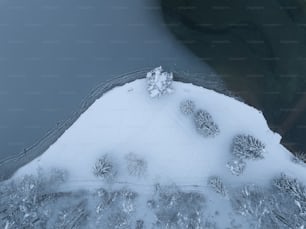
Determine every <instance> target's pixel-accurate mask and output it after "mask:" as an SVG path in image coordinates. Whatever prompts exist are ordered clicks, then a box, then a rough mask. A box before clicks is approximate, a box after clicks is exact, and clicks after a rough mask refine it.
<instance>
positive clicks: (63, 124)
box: [0, 68, 234, 181]
mask: <svg viewBox="0 0 306 229" xmlns="http://www.w3.org/2000/svg"><path fill="white" fill-rule="evenodd" d="M150 70H151V68H145V69H142V70H138V71H134V72H130V73H126V74H123V75H119V76H115V77H114V78H112V79H111V80H108V81H104V82H101V83H100V84H99V85H98V86H96V87H95V88H93V89H92V90H91V92H90V93H89V94H88V95H87V96H86V97H85V98H84V99H83V100H82V101H81V103H80V105H79V109H78V110H77V111H75V112H73V113H72V114H71V115H70V118H68V119H66V120H63V121H60V122H58V124H57V125H56V126H55V127H54V128H52V129H51V130H49V131H48V132H47V133H46V134H45V135H44V136H43V137H42V138H40V139H39V140H38V141H37V142H35V143H34V144H33V145H31V146H30V147H28V148H26V149H24V150H23V151H22V152H20V153H19V154H17V155H14V156H12V157H8V158H6V159H5V160H3V161H0V181H4V180H7V179H9V178H10V177H11V176H12V175H13V174H14V173H15V172H16V171H17V170H18V169H19V168H20V167H22V166H24V165H25V164H27V163H29V162H30V161H32V160H33V159H35V158H36V157H38V156H40V155H41V154H42V153H43V152H45V151H46V150H47V149H48V148H49V147H50V146H51V145H52V144H53V143H55V142H56V141H57V139H58V138H60V137H61V136H62V135H63V134H64V132H65V131H66V130H67V129H68V128H69V127H70V126H72V125H73V123H74V122H75V121H76V120H77V119H78V118H79V117H80V116H81V115H82V114H83V113H84V112H85V111H86V110H87V109H88V108H89V107H90V106H91V105H92V104H93V103H94V102H95V101H96V100H97V99H99V98H100V97H101V96H103V95H104V94H105V93H106V92H108V91H110V90H112V89H113V88H115V87H119V86H123V85H124V84H126V83H129V82H132V81H134V80H137V79H141V78H144V77H145V76H146V73H147V72H148V71H150ZM172 72H173V74H174V80H175V81H181V82H184V83H192V84H194V85H197V86H201V87H205V88H207V89H212V90H215V91H217V92H219V93H222V94H225V95H228V96H231V97H234V96H233V94H231V93H230V92H229V91H228V90H227V89H226V88H225V86H224V85H223V83H222V82H220V79H219V78H218V77H215V76H214V75H211V74H209V75H205V73H196V74H190V73H186V72H176V71H172Z"/></svg>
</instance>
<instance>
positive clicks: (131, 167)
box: [125, 153, 147, 177]
mask: <svg viewBox="0 0 306 229" xmlns="http://www.w3.org/2000/svg"><path fill="white" fill-rule="evenodd" d="M125 159H126V160H127V170H128V172H129V174H130V175H131V176H136V177H140V176H142V175H144V174H145V172H146V170H147V162H146V161H145V160H144V159H143V158H141V157H139V156H138V155H136V154H134V153H129V154H128V155H126V157H125Z"/></svg>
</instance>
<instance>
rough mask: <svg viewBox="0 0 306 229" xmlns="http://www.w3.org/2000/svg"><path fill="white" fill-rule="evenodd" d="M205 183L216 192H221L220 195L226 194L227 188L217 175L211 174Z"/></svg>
mask: <svg viewBox="0 0 306 229" xmlns="http://www.w3.org/2000/svg"><path fill="white" fill-rule="evenodd" d="M207 184H208V185H209V186H210V187H211V188H212V189H213V190H214V191H215V192H216V193H218V194H221V195H222V196H227V190H226V188H225V186H224V184H223V182H222V180H221V178H220V177H218V176H211V177H209V178H208V180H207Z"/></svg>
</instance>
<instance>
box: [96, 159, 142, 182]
mask: <svg viewBox="0 0 306 229" xmlns="http://www.w3.org/2000/svg"><path fill="white" fill-rule="evenodd" d="M125 162H126V170H127V173H128V174H129V175H130V176H134V177H141V176H143V175H144V174H145V173H146V170H147V166H148V165H147V162H146V160H145V159H144V158H142V157H141V156H139V155H137V154H135V153H128V154H127V155H126V156H125ZM118 171H119V165H118V164H116V163H115V161H114V159H113V158H112V157H111V156H110V154H104V155H102V156H101V157H100V158H98V159H97V160H96V162H95V164H94V166H93V173H94V175H95V176H97V177H100V178H103V179H104V180H106V181H109V182H111V181H113V179H114V178H115V177H116V175H117V173H118Z"/></svg>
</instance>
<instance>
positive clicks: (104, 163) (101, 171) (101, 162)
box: [93, 154, 117, 180]
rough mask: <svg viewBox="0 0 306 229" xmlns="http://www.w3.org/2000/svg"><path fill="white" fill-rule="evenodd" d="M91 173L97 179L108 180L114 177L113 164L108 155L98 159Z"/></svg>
mask: <svg viewBox="0 0 306 229" xmlns="http://www.w3.org/2000/svg"><path fill="white" fill-rule="evenodd" d="M93 172H94V174H95V175H96V176H97V177H101V178H103V179H107V180H110V179H112V178H114V177H115V176H116V173H117V172H116V170H115V167H114V163H113V161H112V160H111V158H110V156H109V155H108V154H105V155H103V156H102V157H101V158H99V159H98V160H97V161H96V163H95V165H94V168H93Z"/></svg>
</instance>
